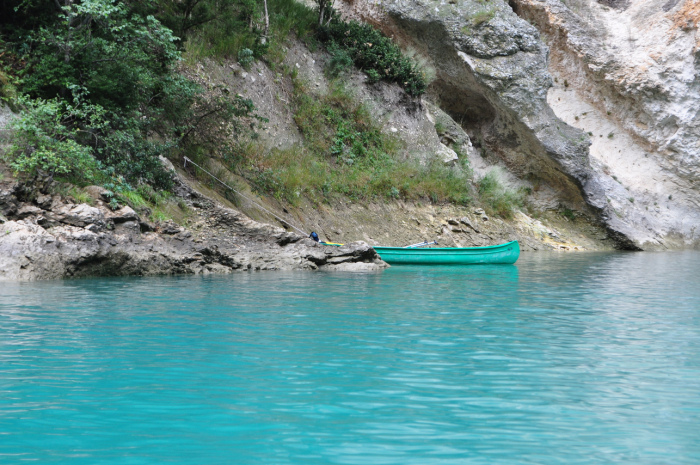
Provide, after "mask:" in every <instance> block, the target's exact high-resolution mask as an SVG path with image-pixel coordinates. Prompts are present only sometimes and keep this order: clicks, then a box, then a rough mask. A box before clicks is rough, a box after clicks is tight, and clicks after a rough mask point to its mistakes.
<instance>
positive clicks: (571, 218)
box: [561, 208, 576, 221]
mask: <svg viewBox="0 0 700 465" xmlns="http://www.w3.org/2000/svg"><path fill="white" fill-rule="evenodd" d="M561 216H563V217H564V218H566V219H567V220H569V221H574V220H575V219H576V214H575V213H574V211H573V210H571V209H570V208H564V209H563V210H562V211H561Z"/></svg>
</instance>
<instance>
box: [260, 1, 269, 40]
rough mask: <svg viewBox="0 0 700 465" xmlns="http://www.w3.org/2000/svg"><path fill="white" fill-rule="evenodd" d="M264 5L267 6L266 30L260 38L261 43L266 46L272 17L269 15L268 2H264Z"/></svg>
mask: <svg viewBox="0 0 700 465" xmlns="http://www.w3.org/2000/svg"><path fill="white" fill-rule="evenodd" d="M263 5H264V6H265V30H264V31H263V34H262V37H260V43H261V44H263V45H265V44H266V43H267V34H268V32H269V31H270V16H269V15H268V14H267V0H263Z"/></svg>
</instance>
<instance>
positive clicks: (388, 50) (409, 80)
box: [318, 17, 427, 96]
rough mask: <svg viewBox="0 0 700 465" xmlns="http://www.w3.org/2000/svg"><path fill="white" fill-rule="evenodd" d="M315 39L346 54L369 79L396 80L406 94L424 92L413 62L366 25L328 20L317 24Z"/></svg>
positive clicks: (374, 80) (424, 81)
mask: <svg viewBox="0 0 700 465" xmlns="http://www.w3.org/2000/svg"><path fill="white" fill-rule="evenodd" d="M318 35H319V38H320V39H321V41H323V42H324V43H326V44H328V47H329V49H330V50H331V51H334V50H335V51H336V53H335V54H334V56H335V55H337V54H338V51H339V50H342V51H343V53H347V54H348V55H350V56H351V57H352V59H353V61H354V62H355V65H357V67H358V68H360V69H362V70H364V71H365V72H366V73H367V76H368V77H369V80H370V82H377V81H379V80H382V79H384V80H387V81H394V82H397V83H398V84H399V85H400V86H401V87H403V88H404V89H405V90H406V92H408V93H409V94H410V95H413V96H417V95H421V94H423V93H424V92H425V89H426V86H427V84H426V78H425V76H424V75H423V73H422V72H421V71H420V70H419V69H418V66H417V65H416V63H415V62H413V61H412V60H410V59H409V58H408V57H406V56H405V55H404V54H403V53H402V52H401V49H400V48H399V47H398V46H397V45H396V44H394V43H393V42H392V41H391V39H389V38H388V37H386V36H384V35H383V34H382V33H381V32H379V31H378V30H376V29H374V28H373V27H372V26H370V25H369V24H364V23H359V22H357V21H350V22H345V21H342V20H341V19H339V18H337V17H336V18H334V19H332V20H331V21H330V22H329V23H328V24H327V25H322V26H320V27H319V31H318Z"/></svg>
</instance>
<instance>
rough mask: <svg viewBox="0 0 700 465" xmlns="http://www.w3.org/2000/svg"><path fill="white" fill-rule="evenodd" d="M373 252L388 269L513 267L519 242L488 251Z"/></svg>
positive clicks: (402, 249)
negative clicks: (500, 265)
mask: <svg viewBox="0 0 700 465" xmlns="http://www.w3.org/2000/svg"><path fill="white" fill-rule="evenodd" d="M374 250H376V251H377V253H378V254H379V256H380V257H381V258H382V260H384V261H385V262H387V263H388V264H390V265H476V264H487V265H492V264H512V263H515V261H516V260H517V259H518V257H519V256H520V245H519V244H518V241H512V242H506V243H505V244H500V245H490V246H487V247H441V248H434V249H421V248H405V247H375V248H374Z"/></svg>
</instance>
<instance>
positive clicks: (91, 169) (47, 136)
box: [5, 99, 104, 181]
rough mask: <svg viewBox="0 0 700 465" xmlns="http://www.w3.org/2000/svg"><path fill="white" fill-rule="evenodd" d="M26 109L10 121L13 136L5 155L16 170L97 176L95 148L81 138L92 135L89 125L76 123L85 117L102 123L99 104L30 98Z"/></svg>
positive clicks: (27, 100)
mask: <svg viewBox="0 0 700 465" xmlns="http://www.w3.org/2000/svg"><path fill="white" fill-rule="evenodd" d="M22 103H23V104H24V106H25V109H24V110H22V112H21V113H20V115H19V116H18V117H17V118H15V119H13V120H12V121H11V122H10V128H11V129H12V131H11V134H12V137H11V139H10V143H11V146H10V149H9V150H8V151H7V153H6V154H5V158H6V160H7V161H9V162H10V166H11V167H12V169H14V170H15V171H16V172H23V173H28V174H30V175H34V174H36V173H37V172H38V171H39V170H42V171H45V172H47V173H49V174H51V175H56V174H58V175H67V176H68V177H78V178H82V179H85V180H87V181H90V180H93V179H95V177H96V175H97V173H98V171H99V168H100V165H99V163H98V162H97V161H96V160H95V158H94V157H93V149H92V148H91V147H89V146H86V145H83V144H81V143H80V142H81V141H82V140H84V139H85V138H86V137H89V129H81V128H80V127H76V126H75V125H73V124H72V123H73V121H75V120H77V119H82V120H84V121H86V122H88V123H92V124H93V125H94V126H100V125H101V124H102V122H101V120H102V118H103V113H104V112H103V111H102V110H101V109H100V108H99V107H84V106H77V107H76V106H72V105H67V104H64V103H63V102H61V101H60V100H58V99H52V100H43V99H37V100H29V99H24V100H22Z"/></svg>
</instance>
